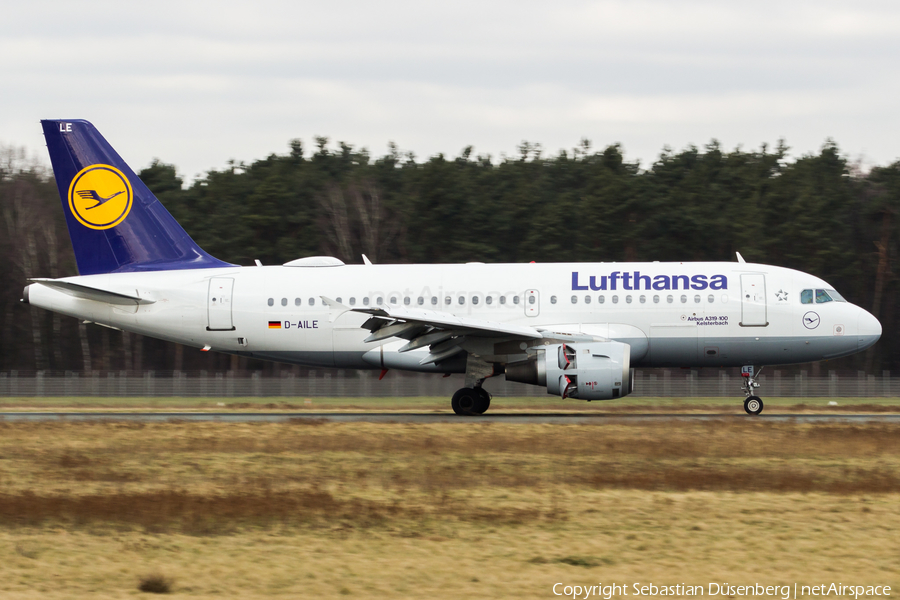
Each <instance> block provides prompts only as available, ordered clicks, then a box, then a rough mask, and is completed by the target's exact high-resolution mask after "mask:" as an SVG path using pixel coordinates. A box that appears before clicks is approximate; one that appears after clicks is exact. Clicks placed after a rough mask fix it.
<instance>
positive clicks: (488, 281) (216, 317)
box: [27, 262, 881, 371]
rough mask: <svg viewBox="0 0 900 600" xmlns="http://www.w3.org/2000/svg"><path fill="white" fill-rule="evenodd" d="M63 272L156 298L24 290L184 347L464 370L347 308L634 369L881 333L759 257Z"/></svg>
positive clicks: (866, 342)
mask: <svg viewBox="0 0 900 600" xmlns="http://www.w3.org/2000/svg"><path fill="white" fill-rule="evenodd" d="M64 281H70V282H74V283H79V284H82V285H85V286H88V287H91V288H97V289H102V290H107V291H110V292H117V293H122V294H127V295H130V296H137V297H140V298H142V299H146V300H147V301H148V302H150V303H148V304H137V303H134V304H108V303H105V302H101V301H98V300H91V299H84V298H79V297H75V296H72V295H69V294H67V293H65V292H63V291H59V290H57V289H51V288H49V287H46V286H42V285H39V284H33V285H31V286H29V289H28V292H27V296H28V301H29V302H30V303H31V304H33V305H36V306H39V307H42V308H46V309H49V310H52V311H56V312H59V313H62V314H66V315H70V316H73V317H77V318H79V319H84V320H87V321H92V322H96V323H100V324H103V325H108V326H112V327H116V328H119V329H122V330H126V331H131V332H135V333H139V334H143V335H147V336H152V337H156V338H161V339H164V340H169V341H172V342H177V343H180V344H185V345H188V346H194V347H197V348H204V347H208V349H211V350H214V351H220V352H227V353H235V354H241V355H245V356H253V357H258V358H264V359H270V360H278V361H284V362H291V363H295V364H304V365H309V366H326V367H327V366H335V367H348V368H381V367H388V366H390V367H395V368H410V369H415V370H423V371H458V370H460V368H459V366H458V365H455V366H454V365H451V364H448V365H443V366H441V365H435V364H429V365H423V366H417V365H418V361H412V360H405V361H401V362H393V361H392V358H391V357H393V356H395V351H396V348H397V347H398V346H399V345H401V343H402V340H399V341H398V340H394V339H387V340H383V341H379V342H376V343H366V342H365V341H364V339H365V338H366V336H367V335H369V333H370V332H369V331H367V330H366V329H363V328H361V325H362V324H363V323H364V322H365V321H366V320H367V319H368V318H369V315H367V314H361V313H358V312H353V311H350V310H348V309H352V308H363V307H377V306H379V305H386V304H390V303H394V304H395V305H398V306H404V305H406V306H409V307H410V308H419V309H427V310H433V311H440V312H443V313H451V314H453V315H457V316H466V317H470V318H474V319H480V320H484V321H491V322H500V323H509V324H521V325H527V326H530V327H533V328H536V329H538V330H548V331H553V332H559V333H562V334H567V333H568V334H579V333H580V334H587V335H591V336H595V337H599V338H608V339H613V340H618V341H624V342H627V343H628V344H630V346H631V364H632V366H638V367H641V366H644V367H658V366H659V367H662V366H683V367H700V366H739V365H743V364H756V365H761V364H766V365H774V364H786V363H799V362H809V361H814V360H821V359H827V358H833V357H838V356H845V355H848V354H853V353H855V352H858V351H859V350H861V349H864V348H866V347H868V346H870V345H872V344H873V343H874V342H875V341H877V339H878V337H879V336H880V335H881V326H880V324H879V323H878V321H877V320H876V319H875V318H874V317H873V316H872V315H870V314H869V313H868V312H866V311H865V310H863V309H861V308H859V307H858V306H855V305H853V304H851V303H848V302H840V301H831V302H825V303H818V304H817V303H815V302H814V301H813V302H812V303H808V304H803V303H801V298H800V296H801V291H803V290H816V289H831V286H830V285H828V284H827V283H826V282H824V281H822V280H821V279H818V278H816V277H813V276H811V275H807V274H805V273H801V272H799V271H795V270H791V269H785V268H780V267H773V266H766V265H760V264H751V263H723V262H718V263H715V262H714V263H553V264H534V263H532V264H480V263H479V264H465V265H342V266H330V267H307V266H299V267H297V266H272V267H229V268H214V269H196V270H175V271H155V272H152V271H151V272H133V273H111V274H105V275H91V276H85V277H71V278H66V279H65V280H64ZM323 298H327V299H330V300H331V301H333V302H332V303H331V304H330V305H329V304H326V303H325V301H324V300H323ZM337 303H339V304H340V305H343V307H341V306H339V305H338V304H337ZM523 347H524V346H523ZM469 352H470V353H471V352H475V353H477V354H478V355H480V356H483V357H486V358H487V359H488V360H491V361H495V362H501V363H505V362H509V361H513V360H516V352H517V350H516V349H515V348H514V349H512V350H510V349H509V348H508V347H501V346H500V345H495V344H491V345H488V346H484V347H478V346H477V344H476V346H473V347H472V348H469ZM386 356H387V357H388V358H387V362H385V357H386Z"/></svg>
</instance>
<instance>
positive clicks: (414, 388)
mask: <svg viewBox="0 0 900 600" xmlns="http://www.w3.org/2000/svg"><path fill="white" fill-rule="evenodd" d="M378 376H379V372H378V371H353V370H333V371H330V370H329V371H314V370H310V371H304V372H302V373H293V372H283V373H281V375H279V376H272V375H263V374H261V373H259V372H240V371H228V372H225V373H209V372H206V371H200V372H171V371H168V372H158V371H146V372H143V373H135V372H128V371H114V372H99V371H95V372H92V373H87V374H85V373H76V372H68V373H55V372H36V373H22V372H17V371H10V372H4V373H0V399H2V398H3V397H142V396H145V397H219V398H224V397H288V398H297V397H301V398H303V397H376V396H381V397H392V396H393V397H404V396H406V397H409V396H447V397H449V396H450V395H452V394H453V392H454V391H456V390H457V389H459V388H460V387H462V385H463V377H462V375H452V376H449V377H442V376H441V375H436V374H420V373H400V372H395V371H391V372H389V373H388V374H387V376H386V377H384V379H383V380H379V379H378ZM758 381H759V383H760V385H761V387H760V390H759V393H760V395H761V396H764V397H765V396H768V397H796V398H804V397H834V398H856V397H860V398H864V397H898V396H900V377H891V374H890V372H889V371H884V372H883V373H882V374H881V375H880V376H876V375H871V374H866V373H864V372H862V371H860V372H858V373H857V374H856V375H844V374H842V375H838V374H837V373H835V372H831V373H829V374H828V375H825V376H818V377H811V376H808V375H807V373H806V372H800V373H783V372H781V371H777V370H775V371H769V372H765V371H764V372H763V373H762V374H761V375H760V376H759V379H758ZM740 387H741V378H740V376H738V375H734V374H732V373H728V372H725V371H722V372H719V373H718V374H717V375H716V376H705V375H704V376H700V375H699V373H698V372H697V371H686V370H681V369H678V370H647V371H641V370H638V371H636V372H635V385H634V393H633V394H632V395H633V396H638V397H688V398H697V397H701V398H707V397H732V396H740V394H741V392H740ZM485 388H486V389H487V390H489V391H490V392H491V393H492V394H494V395H495V396H501V397H523V396H533V397H539V396H546V390H545V389H544V388H541V387H537V386H532V385H525V384H522V383H516V382H512V381H506V379H505V378H504V377H496V378H492V379H490V380H488V381H487V382H486V383H485Z"/></svg>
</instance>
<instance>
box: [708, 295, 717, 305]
mask: <svg viewBox="0 0 900 600" xmlns="http://www.w3.org/2000/svg"><path fill="white" fill-rule="evenodd" d="M706 300H707V302H709V303H710V304H712V303H713V302H715V301H716V297H715V296H713V295H712V294H710V295H709V297H708V298H707V299H706Z"/></svg>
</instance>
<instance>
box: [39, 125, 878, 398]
mask: <svg viewBox="0 0 900 600" xmlns="http://www.w3.org/2000/svg"><path fill="white" fill-rule="evenodd" d="M41 124H42V126H43V130H44V135H45V137H46V140H47V147H48V149H49V152H50V159H51V162H52V164H53V171H54V174H55V176H56V182H57V185H58V187H59V192H60V196H61V199H62V205H63V210H64V211H65V215H66V223H67V225H68V229H69V234H70V237H71V239H72V245H73V247H74V249H75V258H76V260H77V264H78V272H79V276H77V277H65V278H61V279H31V280H30V281H31V282H32V283H31V284H30V285H28V286H27V287H26V288H25V290H24V296H23V301H25V302H28V303H30V304H32V305H34V306H38V307H41V308H45V309H47V310H51V311H55V312H58V313H61V314H64V315H68V316H71V317H75V318H78V319H83V320H86V321H90V322H94V323H99V324H102V325H106V326H109V327H114V328H117V329H121V330H123V331H131V332H135V333H139V334H142V335H147V336H151V337H156V338H160V339H163V340H168V341H171V342H175V343H179V344H184V345H187V346H193V347H196V348H200V349H204V350H213V351H217V352H225V353H229V354H237V355H241V356H247V357H252V358H260V359H266V360H273V361H279V362H284V363H292V364H298V365H305V366H315V367H335V368H351V369H382V370H383V369H400V370H408V371H422V372H429V373H465V387H463V388H462V389H460V390H459V391H457V392H456V393H455V394H454V395H453V398H452V400H451V405H452V408H453V410H454V411H455V412H456V413H457V414H461V415H476V414H480V413H483V412H484V411H486V410H487V409H488V407H489V406H490V402H491V396H490V394H489V393H488V392H487V391H486V390H485V389H484V388H483V387H482V384H483V383H484V381H485V379H487V378H489V377H492V376H496V375H505V376H506V378H507V379H508V380H511V381H519V382H524V383H529V384H533V385H537V386H541V387H544V388H546V390H547V393H548V394H553V395H558V396H561V397H562V398H571V399H573V400H586V401H591V400H609V399H614V398H622V397H624V396H627V395H628V394H629V393H630V392H631V391H632V390H633V369H634V368H635V367H743V369H742V373H743V375H744V383H743V390H744V396H745V399H744V409H745V410H746V411H747V412H748V413H749V414H754V415H755V414H759V413H760V412H761V411H762V410H763V402H762V400H761V399H760V398H759V396H758V395H757V394H756V389H757V388H758V387H759V384H758V382H757V374H758V373H759V369H760V368H761V367H762V366H763V365H783V364H789V363H805V362H811V361H817V360H824V359H830V358H837V357H840V356H847V355H850V354H854V353H856V352H860V351H862V350H865V349H866V348H869V347H870V346H872V345H873V344H874V343H875V342H877V341H878V339H879V337H880V336H881V324H880V323H879V322H878V320H877V319H876V318H875V317H874V316H872V315H871V314H869V313H868V312H866V311H865V310H863V309H862V308H860V307H859V306H855V305H853V304H851V303H849V302H847V301H846V300H845V299H844V298H843V297H841V295H840V294H839V293H838V292H837V291H836V290H835V289H834V288H833V287H832V286H831V285H829V284H828V283H827V282H825V281H823V280H821V279H819V278H818V277H814V276H812V275H808V274H806V273H802V272H800V271H795V270H792V269H785V268H781V267H776V266H770V265H762V264H753V263H747V262H744V260H743V259H741V258H740V255H738V259H739V260H738V262H677V263H661V262H651V263H551V264H534V263H531V264H482V263H469V264H444V265H375V264H371V263H370V262H369V261H368V260H365V264H362V265H347V264H344V263H343V262H341V261H340V260H338V259H336V258H331V257H322V256H314V257H307V258H300V259H297V260H292V261H290V262H287V263H285V264H283V265H280V266H253V267H245V266H239V265H233V264H229V263H226V262H223V261H221V260H218V259H216V258H213V257H212V256H210V255H209V254H207V253H206V252H204V251H203V250H202V249H201V248H200V247H199V246H197V244H196V243H195V242H194V241H193V240H192V239H191V238H190V236H188V234H187V233H186V232H185V231H184V229H182V227H181V226H180V225H179V224H178V223H177V222H176V221H175V219H174V218H173V217H172V216H171V215H170V214H169V212H168V211H167V210H166V209H165V208H164V207H163V206H162V204H160V202H159V201H158V200H157V199H156V197H155V196H154V195H153V194H152V193H151V192H150V190H149V189H148V188H147V187H146V186H145V185H144V184H143V183H142V182H141V180H140V179H139V178H138V177H137V176H136V175H135V173H134V171H132V170H131V169H130V168H129V167H128V165H126V164H125V162H124V161H123V160H122V159H121V157H120V156H119V155H118V154H117V153H116V151H115V150H113V148H112V146H110V145H109V143H108V142H107V141H106V140H105V139H104V138H103V136H101V135H100V133H99V132H98V131H97V130H96V129H95V128H94V126H93V125H91V124H90V123H89V122H87V121H83V120H45V121H42V122H41Z"/></svg>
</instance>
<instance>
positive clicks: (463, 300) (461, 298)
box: [459, 296, 466, 304]
mask: <svg viewBox="0 0 900 600" xmlns="http://www.w3.org/2000/svg"><path fill="white" fill-rule="evenodd" d="M459 303H460V304H465V303H466V297H465V296H460V297H459Z"/></svg>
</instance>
